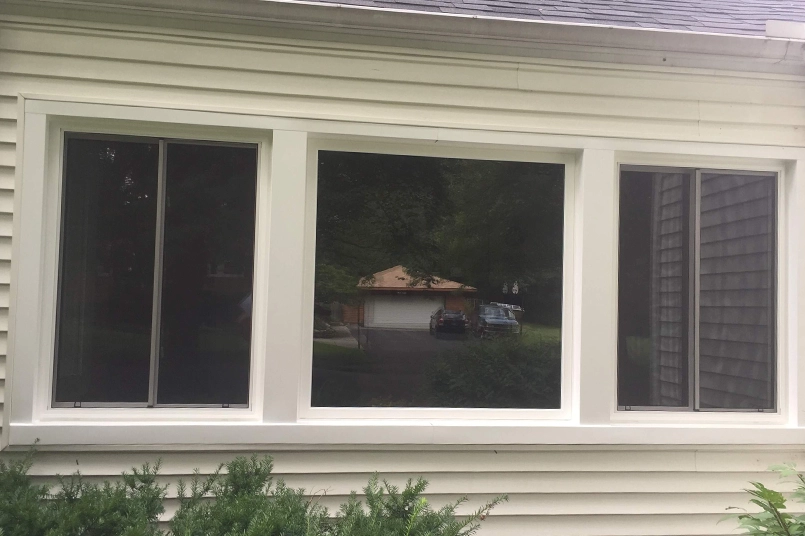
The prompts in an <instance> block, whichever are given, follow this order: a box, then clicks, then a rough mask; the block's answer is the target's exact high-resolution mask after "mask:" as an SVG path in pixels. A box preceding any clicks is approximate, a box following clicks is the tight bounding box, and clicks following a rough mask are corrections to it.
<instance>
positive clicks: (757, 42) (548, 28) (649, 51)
mask: <svg viewBox="0 0 805 536" xmlns="http://www.w3.org/2000/svg"><path fill="white" fill-rule="evenodd" d="M2 6H5V7H3V8H2V9H3V10H8V9H12V8H16V10H17V11H18V12H24V11H26V10H27V11H31V12H33V11H36V10H39V11H40V12H48V11H49V12H52V13H53V16H55V17H65V16H70V15H71V13H72V16H73V17H76V16H77V17H81V16H82V15H81V14H82V13H83V16H84V17H87V18H89V17H94V18H95V19H96V20H97V19H98V17H105V18H103V19H101V20H108V19H111V18H114V16H115V15H118V16H120V15H122V16H123V17H122V20H132V17H133V16H136V17H137V19H138V20H139V21H140V23H142V21H144V20H145V21H147V22H151V23H152V24H159V25H163V26H164V25H168V24H170V21H174V22H176V21H179V20H195V21H199V22H201V21H203V22H205V23H206V24H207V25H209V26H210V27H213V26H215V25H216V24H222V23H224V22H225V23H226V24H227V25H228V27H229V28H232V27H233V25H234V26H235V27H237V26H240V27H242V28H243V30H244V32H248V33H254V31H255V25H259V26H261V27H262V28H263V30H262V31H263V32H264V33H270V31H269V28H274V29H277V28H281V29H282V30H283V31H285V32H287V31H288V30H292V29H293V30H295V31H298V32H301V33H303V34H304V33H307V34H308V36H316V37H317V38H320V39H338V40H342V41H343V40H350V41H359V42H369V41H371V42H378V41H392V42H398V43H400V44H404V45H406V46H408V45H410V44H413V45H414V46H418V47H421V48H430V49H436V50H444V49H445V48H447V49H457V50H461V51H470V52H491V53H505V54H512V53H515V54H521V55H526V56H529V55H531V56H540V57H550V58H557V59H579V60H582V59H583V60H593V61H605V62H609V63H638V64H656V65H662V66H677V67H705V68H714V69H735V70H741V69H753V70H762V71H767V72H780V73H790V74H802V73H803V64H805V41H803V40H797V39H781V38H769V37H763V36H743V35H728V34H715V33H697V32H682V31H676V30H660V29H648V28H625V27H616V26H603V25H595V24H579V23H562V22H550V21H540V20H530V19H511V18H502V17H494V16H478V15H462V14H454V13H431V12H420V11H408V10H391V9H377V8H370V7H363V6H347V5H342V4H321V3H317V2H308V1H297V0H205V1H204V2H198V1H197V0H171V1H170V2H166V1H165V0H3V2H0V7H2ZM143 17H145V18H143ZM200 27H201V28H203V26H200Z"/></svg>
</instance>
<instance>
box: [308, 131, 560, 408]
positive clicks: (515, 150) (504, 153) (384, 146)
mask: <svg viewBox="0 0 805 536" xmlns="http://www.w3.org/2000/svg"><path fill="white" fill-rule="evenodd" d="M319 151H336V152H353V153H354V152H357V153H372V154H387V155H405V156H422V157H437V158H463V159H468V160H499V161H510V162H532V163H541V164H561V165H563V166H564V210H563V231H562V232H563V248H562V251H563V252H564V255H563V259H562V331H561V347H562V349H561V356H562V357H561V360H562V369H561V380H560V387H561V395H560V401H561V402H560V407H559V409H517V408H507V409H484V408H393V407H383V408H371V407H366V408H336V407H313V406H311V388H312V385H311V384H312V378H313V294H314V287H315V256H316V206H317V188H318V168H319V166H318V153H319ZM575 164H576V158H575V156H574V155H572V154H563V153H558V152H556V151H553V152H549V151H545V150H541V149H535V148H529V147H505V148H504V147H468V146H462V145H455V144H449V143H445V144H437V145H434V144H433V143H425V142H420V143H414V142H412V141H411V140H396V141H380V140H378V139H377V138H369V137H357V136H333V135H329V136H323V135H319V136H311V137H310V139H309V141H308V164H307V195H306V203H305V215H306V222H305V235H304V238H303V241H304V244H305V269H306V272H305V295H304V296H305V301H304V309H303V319H304V320H303V322H304V323H303V328H302V331H303V333H304V334H305V345H304V349H303V355H304V356H305V357H303V359H302V378H301V379H302V383H301V389H300V390H299V417H300V418H301V419H504V420H509V419H525V420H532V421H533V420H568V419H570V417H571V415H572V412H571V401H572V398H571V392H572V383H571V379H572V377H573V362H572V359H571V356H572V354H573V350H572V344H573V338H572V328H571V326H572V302H573V297H572V294H571V292H572V282H571V281H569V279H571V278H572V274H573V255H572V252H573V241H574V233H573V207H574V205H575V202H576V201H575V196H574V191H575V190H574V183H575V181H574V177H575V175H576V169H575Z"/></svg>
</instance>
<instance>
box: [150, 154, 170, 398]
mask: <svg viewBox="0 0 805 536" xmlns="http://www.w3.org/2000/svg"><path fill="white" fill-rule="evenodd" d="M166 163H167V143H166V142H165V140H159V170H158V177H157V217H156V239H155V241H154V244H155V245H154V248H155V254H154V301H153V305H152V308H151V367H150V377H149V384H148V406H149V407H153V406H154V405H156V401H157V384H158V382H157V377H158V375H159V354H160V340H159V338H160V326H161V312H162V308H161V304H162V258H163V244H164V238H165V182H166V180H165V175H166V169H167V166H166Z"/></svg>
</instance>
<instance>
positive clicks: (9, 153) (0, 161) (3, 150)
mask: <svg viewBox="0 0 805 536" xmlns="http://www.w3.org/2000/svg"><path fill="white" fill-rule="evenodd" d="M16 151H17V146H16V144H14V143H3V142H0V166H6V167H14V165H15V162H16Z"/></svg>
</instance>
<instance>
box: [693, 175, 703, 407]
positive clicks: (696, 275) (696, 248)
mask: <svg viewBox="0 0 805 536" xmlns="http://www.w3.org/2000/svg"><path fill="white" fill-rule="evenodd" d="M701 214H702V172H701V170H698V169H697V170H696V174H695V176H694V183H693V217H692V221H693V285H692V286H693V314H692V315H691V317H692V323H693V352H692V353H693V409H694V410H695V411H699V409H700V407H699V406H700V400H699V388H700V385H701V383H700V381H699V361H700V348H699V346H700V336H699V329H700V326H699V318H700V314H699V309H700V301H701V299H700V295H701V272H702V270H701V268H702V267H701V249H702V248H701V223H702V222H701Z"/></svg>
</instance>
